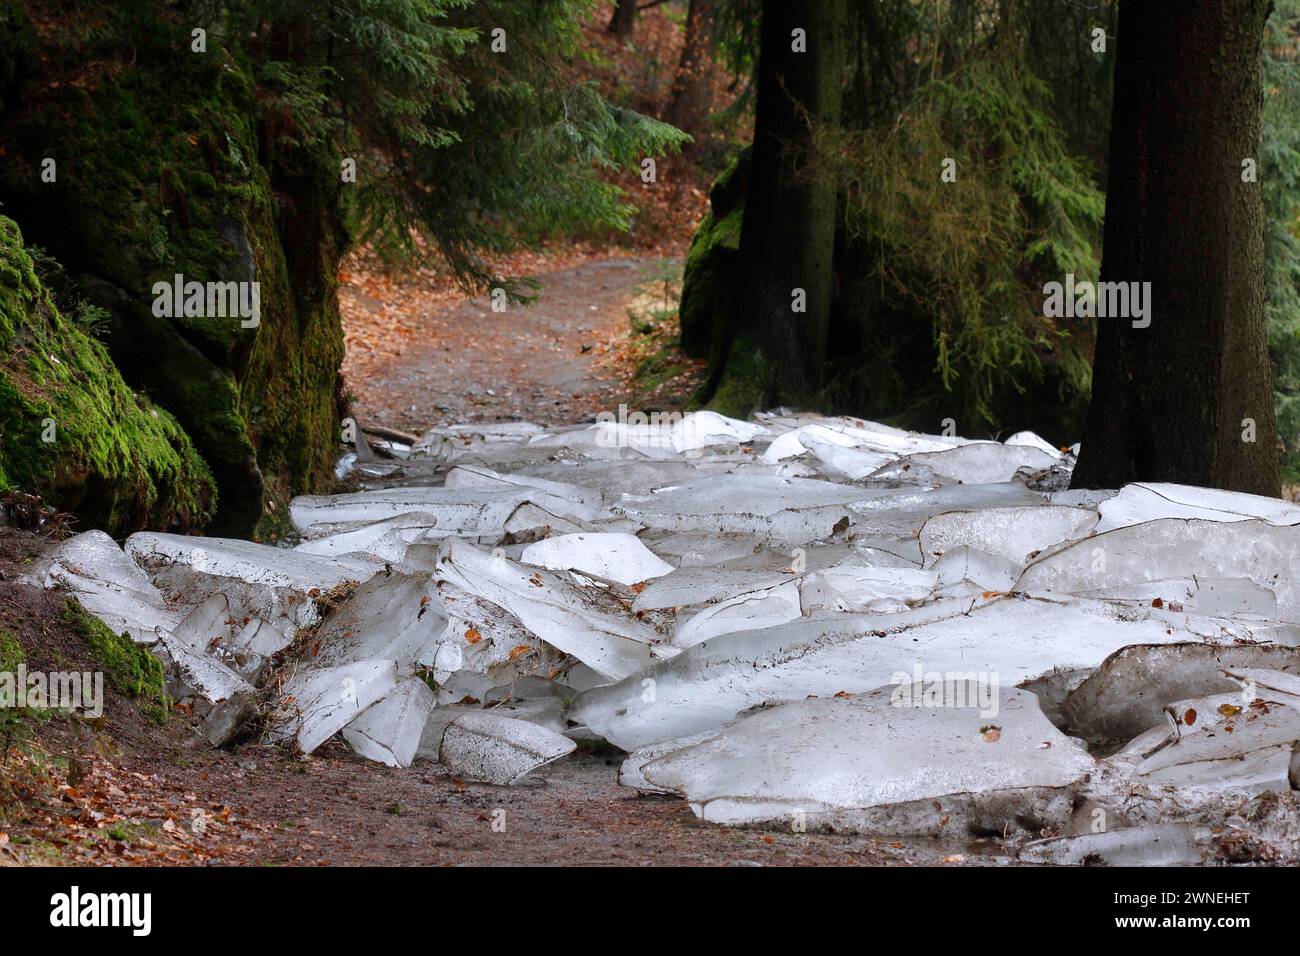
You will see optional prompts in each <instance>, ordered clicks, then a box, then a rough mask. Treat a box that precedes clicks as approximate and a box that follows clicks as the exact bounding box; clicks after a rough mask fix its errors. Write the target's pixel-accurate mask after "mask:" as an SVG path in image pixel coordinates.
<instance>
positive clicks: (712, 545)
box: [637, 531, 762, 587]
mask: <svg viewBox="0 0 1300 956" xmlns="http://www.w3.org/2000/svg"><path fill="white" fill-rule="evenodd" d="M637 537H638V538H640V539H641V540H642V541H643V542H644V543H645V545H646V546H647V547H648V548H649V549H650V550H651V551H653V552H654V553H655V554H657V555H658V556H659V557H661V558H663V559H665V560H666V561H667V562H668V563H669V564H671V565H673V566H674V567H676V568H678V569H679V570H680V569H682V568H701V567H706V566H709V565H718V564H723V563H725V562H728V561H732V560H735V559H737V558H744V557H748V556H749V555H751V554H753V553H754V549H755V548H758V547H761V546H762V544H761V542H758V541H755V540H754V537H753V535H748V534H713V533H711V532H708V531H684V532H676V531H643V532H642V533H641V534H639V535H637ZM651 586H652V587H653V585H651Z"/></svg>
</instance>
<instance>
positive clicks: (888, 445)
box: [763, 419, 965, 462]
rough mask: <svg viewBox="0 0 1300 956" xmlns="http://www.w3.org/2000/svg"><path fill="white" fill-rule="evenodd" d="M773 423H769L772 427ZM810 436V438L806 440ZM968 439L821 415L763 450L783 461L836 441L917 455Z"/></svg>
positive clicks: (894, 453) (770, 457) (870, 449)
mask: <svg viewBox="0 0 1300 956" xmlns="http://www.w3.org/2000/svg"><path fill="white" fill-rule="evenodd" d="M771 424H772V423H769V427H770V426H771ZM805 439H806V441H805ZM964 441H965V439H960V438H948V437H944V436H939V435H920V434H916V433H914V432H905V431H903V430H902V429H898V428H893V427H891V426H889V425H881V424H879V423H877V422H864V421H857V422H854V423H851V422H849V421H847V420H844V419H820V420H816V421H810V422H807V423H806V424H801V425H798V426H797V427H796V428H794V429H793V430H791V431H786V432H784V433H783V434H780V435H778V436H777V437H776V438H774V439H773V440H772V442H771V444H769V445H768V446H767V449H766V450H765V451H764V452H763V460H764V461H767V462H779V461H784V460H786V459H788V458H793V457H796V456H798V455H802V454H803V453H804V452H806V451H810V450H811V447H810V446H811V444H813V443H815V442H820V443H822V444H823V445H836V446H839V447H841V448H856V449H860V450H863V451H867V452H876V453H878V454H883V455H888V456H890V457H893V458H896V457H898V456H900V455H914V454H918V453H923V452H936V451H945V450H947V449H949V448H954V447H956V446H957V445H960V444H963V443H964Z"/></svg>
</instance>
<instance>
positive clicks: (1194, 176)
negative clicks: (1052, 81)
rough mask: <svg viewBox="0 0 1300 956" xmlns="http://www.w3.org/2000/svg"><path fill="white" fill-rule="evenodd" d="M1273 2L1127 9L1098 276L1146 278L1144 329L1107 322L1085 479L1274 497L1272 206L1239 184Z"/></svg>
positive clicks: (1251, 138)
mask: <svg viewBox="0 0 1300 956" xmlns="http://www.w3.org/2000/svg"><path fill="white" fill-rule="evenodd" d="M1270 7H1271V2H1270V0H1179V2H1178V3H1161V2H1156V0H1126V2H1125V3H1124V4H1123V5H1122V8H1121V13H1120V18H1119V36H1118V47H1117V62H1116V75H1115V110H1114V118H1113V121H1112V124H1113V125H1112V129H1111V148H1110V156H1111V159H1110V188H1109V191H1108V192H1107V196H1106V228H1105V245H1104V255H1103V260H1102V270H1101V276H1102V280H1103V281H1112V282H1150V283H1151V306H1150V326H1149V327H1148V328H1134V327H1133V323H1132V321H1131V320H1129V319H1125V318H1100V319H1098V325H1099V331H1098V341H1097V351H1096V358H1095V361H1094V367H1093V397H1092V403H1091V405H1090V407H1089V410H1088V419H1087V425H1086V426H1085V429H1084V435H1083V450H1082V453H1081V456H1080V460H1079V464H1078V467H1077V468H1076V469H1075V472H1074V478H1073V486H1074V487H1076V488H1103V487H1109V488H1114V487H1118V486H1120V485H1123V484H1125V483H1127V482H1132V481H1143V480H1146V481H1172V482H1183V483H1187V484H1196V485H1207V486H1211V487H1216V488H1227V489H1232V490H1236V491H1246V492H1254V493H1257V494H1265V495H1276V494H1277V493H1278V486H1279V474H1278V449H1277V436H1276V426H1275V423H1274V415H1273V396H1272V390H1271V386H1270V380H1269V358H1268V352H1267V336H1266V327H1265V318H1264V240H1263V232H1264V211H1263V203H1262V199H1261V196H1260V191H1259V189H1260V187H1259V186H1258V184H1256V183H1251V182H1243V180H1242V163H1243V160H1245V159H1255V160H1258V159H1259V142H1260V120H1259V113H1260V102H1261V97H1262V92H1261V85H1260V66H1259V63H1260V48H1261V42H1262V38H1263V31H1264V23H1265V20H1266V19H1267V17H1268V14H1269V11H1270ZM1247 419H1249V420H1251V421H1253V423H1254V434H1253V436H1250V435H1248V434H1247V432H1248V429H1249V423H1247V424H1243V421H1244V420H1247ZM1249 437H1253V438H1254V441H1253V442H1251V441H1248V440H1246V438H1249Z"/></svg>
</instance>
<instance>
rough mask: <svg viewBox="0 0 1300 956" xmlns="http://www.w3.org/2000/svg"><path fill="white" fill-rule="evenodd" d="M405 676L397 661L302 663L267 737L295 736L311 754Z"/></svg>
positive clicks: (287, 686)
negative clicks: (338, 663) (334, 665)
mask: <svg viewBox="0 0 1300 956" xmlns="http://www.w3.org/2000/svg"><path fill="white" fill-rule="evenodd" d="M399 677H400V675H399V673H398V669H397V665H396V664H395V663H393V662H392V661H353V662H352V663H349V664H343V665H341V666H339V667H325V666H319V665H315V664H310V663H308V664H300V665H298V668H297V670H295V671H294V673H293V674H292V675H291V676H290V677H289V679H288V680H287V681H286V682H285V684H284V688H283V690H282V692H281V695H280V700H279V702H278V713H277V714H275V715H273V717H272V721H271V727H270V729H269V730H268V732H267V738H268V739H269V740H272V741H283V740H288V739H295V740H296V741H297V744H298V748H299V749H300V750H301V751H302V752H303V753H307V754H309V753H311V752H312V751H313V750H315V749H316V748H317V747H319V746H320V745H321V744H323V743H324V742H325V741H327V740H329V739H330V738H331V737H333V736H334V735H335V734H336V733H338V732H339V731H340V730H342V729H343V728H344V727H346V726H347V725H348V724H349V723H351V722H352V721H353V720H354V719H356V717H357V715H358V714H360V713H361V712H362V711H364V710H365V709H366V708H368V707H370V706H371V705H372V704H374V703H375V702H376V701H378V700H380V699H382V698H383V697H385V696H387V695H388V694H389V693H390V692H391V691H392V690H393V688H395V687H396V686H397V682H398V679H399Z"/></svg>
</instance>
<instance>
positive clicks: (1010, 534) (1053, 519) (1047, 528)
mask: <svg viewBox="0 0 1300 956" xmlns="http://www.w3.org/2000/svg"><path fill="white" fill-rule="evenodd" d="M1096 524H1097V512H1095V511H1090V510H1088V509H1085V508H1066V507H1062V506H1060V505H1042V506H1037V507H1022V508H985V509H982V510H980V511H951V512H948V513H946V514H940V515H935V516H934V517H933V518H931V519H930V520H928V521H927V522H926V523H925V524H924V525H923V526H922V528H921V534H920V543H921V554H922V555H923V556H924V558H925V563H926V566H927V567H928V566H930V565H932V564H933V563H934V561H935V559H936V558H938V557H939V556H940V555H942V554H944V553H945V552H947V551H949V550H951V549H952V548H957V547H961V546H962V545H966V546H969V547H971V548H974V549H975V550H977V551H983V552H984V553H985V554H992V555H996V556H998V557H1001V558H1006V559H1007V560H1008V561H1014V562H1015V563H1016V564H1019V565H1023V564H1024V563H1025V562H1026V561H1027V560H1028V559H1029V557H1030V556H1031V555H1033V554H1034V553H1035V552H1039V551H1042V550H1044V549H1045V548H1049V547H1051V546H1053V545H1058V544H1061V543H1062V542H1064V541H1073V540H1076V539H1078V538H1085V537H1087V536H1088V534H1089V532H1091V531H1092V529H1093V527H1094V526H1095V525H1096Z"/></svg>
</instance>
